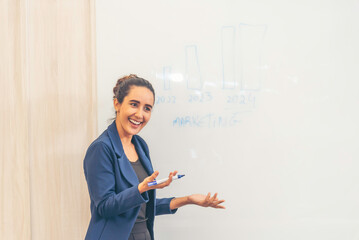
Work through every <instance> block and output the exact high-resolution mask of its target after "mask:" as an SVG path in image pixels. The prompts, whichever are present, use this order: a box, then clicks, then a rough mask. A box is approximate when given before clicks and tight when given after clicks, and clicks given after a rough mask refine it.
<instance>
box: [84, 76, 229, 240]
mask: <svg viewBox="0 0 359 240" xmlns="http://www.w3.org/2000/svg"><path fill="white" fill-rule="evenodd" d="M113 92H114V97H113V103H114V108H115V110H116V119H115V121H114V122H113V123H112V124H111V125H110V126H109V127H108V128H107V130H105V131H104V132H103V133H102V134H101V135H100V136H99V137H98V138H97V139H96V140H95V141H94V142H93V143H92V144H91V145H90V147H89V148H88V150H87V153H86V156H85V159H84V171H85V176H86V181H87V185H88V190H89V194H90V198H91V221H90V224H89V227H88V231H87V235H86V239H120V240H127V239H135V240H153V239H154V234H153V224H154V219H155V215H162V214H173V213H175V212H176V211H177V209H178V208H179V207H182V206H184V205H187V204H195V205H198V206H203V207H213V208H224V206H222V205H221V203H223V202H224V200H219V199H218V198H217V194H214V195H213V196H211V194H207V195H202V194H193V195H190V196H186V197H180V198H162V199H157V198H156V189H161V188H164V187H167V186H169V185H170V184H171V182H172V177H173V176H175V175H176V174H177V171H173V172H171V173H170V174H169V177H168V180H167V181H166V182H163V183H161V184H157V185H154V186H149V185H148V183H150V182H153V181H154V180H155V178H156V177H157V176H158V174H159V172H158V171H154V170H153V168H152V163H151V159H150V156H149V150H148V147H147V144H146V142H145V141H144V140H143V139H142V138H141V137H140V136H138V135H137V134H138V133H139V132H140V131H141V129H142V128H143V127H144V126H146V124H147V123H148V121H149V120H150V118H151V111H152V108H153V104H154V99H155V91H154V89H153V87H152V85H151V83H149V82H148V81H147V80H145V79H142V78H139V77H137V76H136V75H134V74H132V75H129V76H125V77H123V78H121V79H119V80H118V81H117V83H116V86H115V87H114V89H113Z"/></svg>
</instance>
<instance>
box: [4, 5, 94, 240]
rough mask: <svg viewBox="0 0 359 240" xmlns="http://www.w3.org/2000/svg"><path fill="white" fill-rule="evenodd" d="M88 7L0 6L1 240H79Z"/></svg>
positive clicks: (90, 77)
mask: <svg viewBox="0 0 359 240" xmlns="http://www.w3.org/2000/svg"><path fill="white" fill-rule="evenodd" d="M94 26H95V24H94V1H92V0H91V1H79V0H78V1H70V0H66V1H63V0H62V1H61V0H57V1H48V0H42V1H41V0H23V1H0V51H1V53H2V54H1V55H0V70H1V71H0V78H1V85H0V86H1V88H0V89H1V92H2V94H1V95H0V102H1V103H0V104H1V105H0V106H1V113H2V114H1V135H2V137H1V144H0V146H1V149H0V150H1V170H0V174H1V175H0V179H1V185H0V186H1V196H0V211H1V224H0V239H83V238H84V235H85V233H86V228H87V225H88V221H89V215H90V212H89V197H88V193H87V186H86V182H85V179H84V175H83V169H82V160H83V157H84V154H85V151H86V149H87V147H88V145H89V144H90V142H91V141H92V140H93V139H94V138H95V137H96V134H97V132H96V126H97V123H96V121H97V120H96V119H97V118H96V78H95V76H96V74H95V73H96V70H95V69H96V66H95V47H94V46H95V43H94V39H95V38H94V30H95V28H94Z"/></svg>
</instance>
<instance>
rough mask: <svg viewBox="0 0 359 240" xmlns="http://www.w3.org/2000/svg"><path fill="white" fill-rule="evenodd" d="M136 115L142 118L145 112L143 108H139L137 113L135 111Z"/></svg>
mask: <svg viewBox="0 0 359 240" xmlns="http://www.w3.org/2000/svg"><path fill="white" fill-rule="evenodd" d="M135 116H136V117H137V118H140V119H142V117H143V112H142V110H141V109H138V110H137V111H136V113H135Z"/></svg>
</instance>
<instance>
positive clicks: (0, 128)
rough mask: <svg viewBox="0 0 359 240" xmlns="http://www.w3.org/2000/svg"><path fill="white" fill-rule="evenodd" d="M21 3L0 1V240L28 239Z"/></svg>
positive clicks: (28, 194) (28, 208) (23, 45)
mask: <svg viewBox="0 0 359 240" xmlns="http://www.w3.org/2000/svg"><path fill="white" fill-rule="evenodd" d="M24 15H25V14H24V2H23V1H10V0H9V1H0V53H1V54H0V92H1V94H0V112H1V118H0V133H1V138H0V155H1V156H0V164H1V165H0V188H1V191H0V192H1V195H0V216H1V222H0V239H30V192H29V186H30V185H29V155H28V151H29V145H28V114H27V112H28V111H27V94H26V82H27V81H26V67H25V55H26V54H25V53H26V51H25V43H26V39H25V34H24V26H25V19H24Z"/></svg>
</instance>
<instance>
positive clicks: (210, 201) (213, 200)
mask: <svg viewBox="0 0 359 240" xmlns="http://www.w3.org/2000/svg"><path fill="white" fill-rule="evenodd" d="M217 195H218V194H217V193H215V194H214V195H213V197H210V196H211V195H210V193H208V194H207V197H206V199H205V201H206V205H207V206H208V207H212V208H221V209H225V207H224V206H223V205H220V204H222V203H224V201H225V200H218V198H217Z"/></svg>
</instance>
